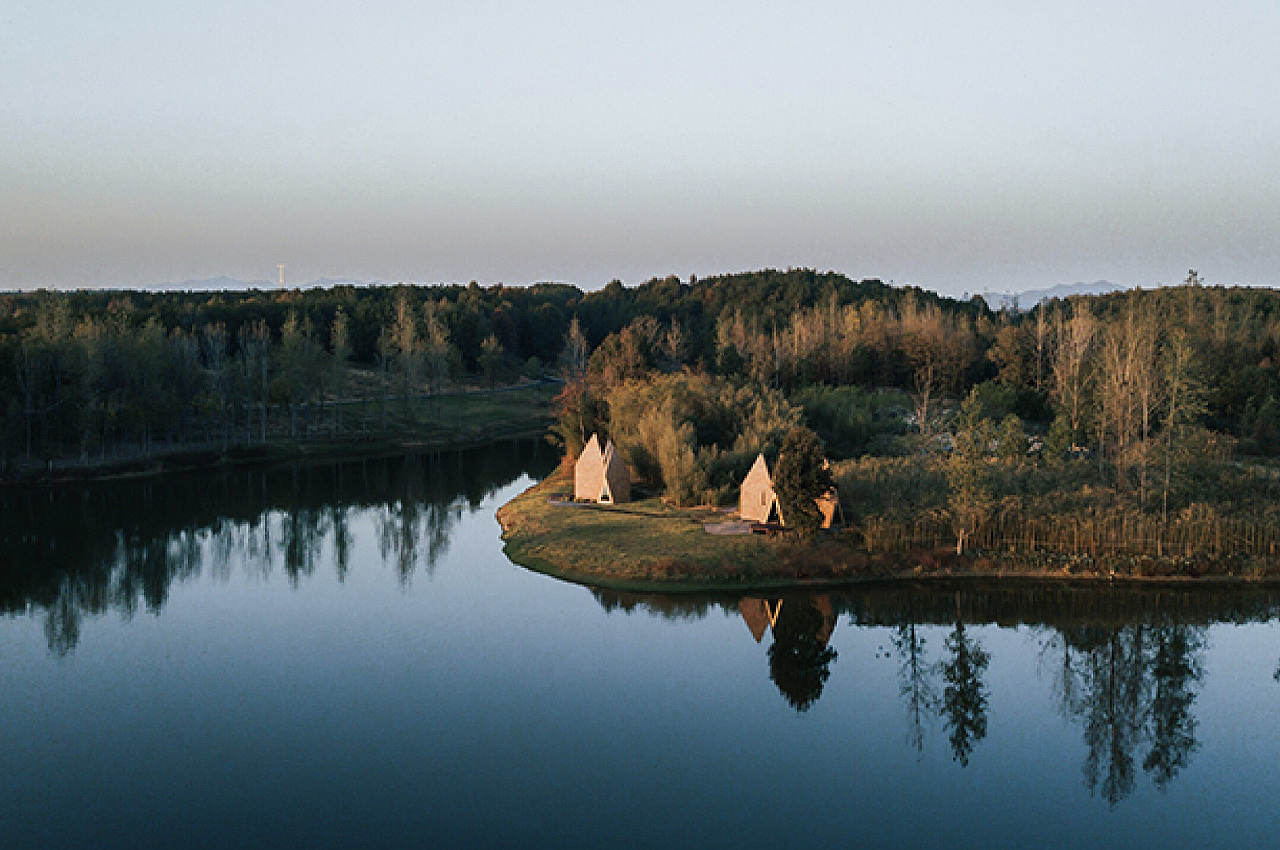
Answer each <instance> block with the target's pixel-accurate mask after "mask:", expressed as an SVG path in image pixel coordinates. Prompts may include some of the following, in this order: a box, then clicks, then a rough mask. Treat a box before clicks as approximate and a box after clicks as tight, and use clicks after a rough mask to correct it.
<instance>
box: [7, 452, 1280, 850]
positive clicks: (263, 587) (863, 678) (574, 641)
mask: <svg viewBox="0 0 1280 850" xmlns="http://www.w3.org/2000/svg"><path fill="white" fill-rule="evenodd" d="M554 462H555V458H554V457H553V456H552V455H551V453H550V451H549V450H548V449H547V448H546V447H545V446H539V445H538V444H535V443H528V444H506V445H499V446H495V447H493V448H492V449H486V450H480V451H469V452H461V453H447V454H443V455H435V456H421V457H406V458H396V459H392V460H377V461H372V460H371V461H365V462H354V463H344V464H331V465H295V466H286V467H282V468H275V469H271V470H267V471H261V470H260V471H252V472H246V471H237V472H233V473H225V474H217V475H207V476H199V477H190V478H181V479H171V480H165V481H163V482H152V483H148V484H137V483H134V484H117V485H112V486H100V487H91V488H87V489H85V488H79V489H74V490H64V491H55V492H52V493H49V492H40V493H38V494H30V493H15V492H8V493H3V494H0V510H2V511H3V516H2V518H0V613H2V616H0V847H6V848H10V847H12V848H17V847H60V848H61V847H161V846H171V847H236V846H297V847H357V846H399V847H404V846H467V845H469V846H501V847H524V846H583V845H586V846H667V847H670V846H736V847H743V846H749V847H755V846H769V847H786V846H821V847H830V846H836V845H843V846H849V845H852V846H885V847H898V846H901V847H912V846H916V847H943V846H956V847H978V846H995V847H1037V846H1077V847H1103V846H1118V845H1124V846H1128V847H1162V848H1171V847H1243V846H1274V842H1275V840H1276V839H1275V835H1276V828H1277V826H1278V825H1280V817H1278V816H1277V814H1276V804H1275V801H1276V799H1277V794H1278V792H1280V778H1278V777H1277V770H1276V767H1275V766H1276V765H1277V764H1280V684H1278V683H1277V681H1276V678H1275V676H1276V672H1277V658H1278V657H1280V628H1277V620H1276V618H1277V615H1278V614H1280V598H1277V597H1275V596H1274V595H1271V594H1266V593H1244V592H1240V593H1219V592H1198V593H1172V592H1168V591H1165V592H1159V593H1158V592H1154V591H1152V592H1141V593H1139V592H1127V591H1097V590H1088V589H1083V588H1066V587H1060V586H1052V587H1038V586H1025V587H1016V588H1007V587H1006V588H1003V589H996V588H978V587H971V586H966V587H963V588H951V589H937V588H932V589H927V590H926V589H920V588H916V589H911V588H885V589H880V590H873V591H866V592H848V593H830V594H821V595H808V596H805V595H782V596H773V597H769V598H764V597H759V598H746V599H739V598H731V597H725V598H688V597H641V596H629V595H625V594H616V593H608V592H595V591H592V590H589V589H586V588H582V587H577V586H574V585H570V584H564V583H561V582H558V581H555V580H553V579H549V578H546V577H544V576H540V575H535V574H532V573H529V572H526V571H524V570H522V569H520V568H519V567H516V566H514V565H512V564H511V563H510V562H509V561H508V560H507V559H506V558H505V557H504V556H503V554H502V546H501V541H500V540H499V539H498V533H499V529H498V526H497V523H496V521H495V520H494V518H493V513H494V510H495V509H496V508H497V507H498V506H499V505H501V504H502V503H503V502H504V501H506V500H507V499H509V498H510V497H511V496H513V495H514V494H515V493H517V492H518V491H520V490H521V489H523V488H524V487H527V486H528V485H529V484H530V483H531V481H532V480H534V479H536V478H537V477H539V476H541V475H543V474H545V473H546V472H547V471H548V470H549V469H550V467H551V465H552V464H554Z"/></svg>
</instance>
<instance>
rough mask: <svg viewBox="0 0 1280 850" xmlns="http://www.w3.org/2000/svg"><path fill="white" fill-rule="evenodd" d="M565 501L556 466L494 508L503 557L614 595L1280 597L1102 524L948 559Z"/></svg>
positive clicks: (908, 544) (939, 550) (1248, 561)
mask: <svg viewBox="0 0 1280 850" xmlns="http://www.w3.org/2000/svg"><path fill="white" fill-rule="evenodd" d="M572 490H573V469H572V466H571V465H570V464H568V463H563V464H561V465H560V466H559V467H558V468H557V469H556V471H555V472H554V473H553V474H552V475H550V476H548V477H547V478H546V479H544V480H543V481H541V482H539V483H538V484H536V485H534V486H532V487H530V488H529V489H528V490H526V491H525V492H523V493H521V494H520V495H519V496H517V497H516V498H515V499H513V500H512V501H510V502H508V503H507V504H506V505H504V506H503V507H502V508H500V509H499V510H498V520H499V522H500V523H501V525H502V528H503V539H504V540H505V541H506V549H505V551H506V554H507V556H508V557H509V558H510V559H511V560H512V561H514V562H515V563H517V564H520V565H521V566H523V567H526V568H528V569H532V570H535V571H537V572H541V573H545V574H547V575H551V576H555V577H558V578H562V579H566V580H569V581H574V582H577V583H580V584H585V585H590V586H593V587H604V588H610V589H614V590H622V591H659V592H713V591H728V592H733V591H743V590H760V589H778V588H801V587H821V586H831V585H841V584H854V583H867V582H871V583H882V582H887V581H901V580H907V581H912V582H920V581H927V582H933V581H937V582H942V583H945V582H948V581H955V580H965V579H981V580H992V579H996V580H1025V579H1030V580H1067V581H1071V582H1080V581H1085V582H1088V581H1096V582H1102V583H1116V582H1121V583H1143V584H1176V585H1183V586H1185V585H1188V584H1212V585H1268V586H1275V585H1280V559H1277V558H1275V557H1271V556H1270V554H1269V552H1268V553H1267V554H1261V553H1258V552H1257V551H1250V552H1246V551H1243V549H1244V548H1247V547H1243V546H1242V551H1238V552H1237V551H1233V552H1228V551H1216V552H1215V551H1214V550H1213V549H1212V548H1206V549H1204V550H1201V551H1199V552H1196V551H1195V550H1188V549H1186V548H1183V549H1181V550H1179V551H1178V552H1170V553H1167V554H1164V555H1153V554H1147V553H1144V552H1141V551H1138V550H1137V549H1136V548H1134V547H1130V548H1129V549H1127V550H1124V551H1121V550H1118V549H1114V548H1112V549H1109V548H1108V547H1107V546H1105V545H1103V540H1104V535H1105V532H1106V527H1105V526H1106V524H1105V523H1099V522H1096V521H1093V520H1091V518H1090V517H1089V516H1088V515H1087V514H1085V515H1081V516H1059V517H1057V518H1056V519H1057V521H1058V522H1060V523H1062V524H1064V525H1070V526H1078V527H1080V528H1083V529H1085V530H1084V532H1083V534H1084V536H1083V537H1081V534H1080V532H1079V531H1078V532H1077V534H1076V535H1075V537H1074V539H1075V540H1077V541H1078V545H1076V546H1075V547H1072V546H1070V545H1065V544H1064V543H1063V542H1062V541H1055V540H1052V539H1049V540H1045V541H1041V542H1040V543H1039V544H1034V543H1030V544H1027V545H1023V546H1018V545H1016V544H1015V545H1006V546H1003V547H1000V548H994V549H978V548H970V549H967V550H965V551H963V552H957V551H956V547H955V546H954V545H952V544H951V542H950V539H949V536H948V535H949V531H948V530H947V529H946V527H945V526H943V525H937V524H935V525H934V527H932V528H928V527H927V525H928V524H927V522H922V523H917V524H916V534H915V536H912V537H910V538H908V539H907V540H905V541H902V540H896V539H895V540H894V542H893V543H889V542H888V540H887V539H886V538H885V536H884V527H885V525H886V523H887V522H888V520H887V519H886V518H885V517H884V516H869V517H865V518H864V519H863V520H862V521H860V522H859V521H856V520H855V522H854V523H852V524H850V525H849V526H847V527H845V528H843V529H839V530H836V531H830V532H821V533H819V534H818V535H816V536H814V537H812V538H807V539H802V538H800V537H798V536H796V535H780V536H764V535H759V534H720V533H714V532H715V529H716V527H717V526H721V525H722V524H726V523H732V521H733V519H734V518H735V516H736V515H735V513H734V512H732V511H730V510H728V509H716V508H712V507H707V506H699V507H677V506H675V505H672V504H670V503H669V502H668V501H664V500H663V499H660V498H655V497H648V498H642V499H638V500H636V501H634V502H628V503H625V504H623V505H616V506H606V505H595V504H590V503H581V502H579V503H574V502H573V501H572V499H571V493H572ZM1184 539H1185V536H1184ZM1237 542H1241V543H1242V542H1243V541H1237Z"/></svg>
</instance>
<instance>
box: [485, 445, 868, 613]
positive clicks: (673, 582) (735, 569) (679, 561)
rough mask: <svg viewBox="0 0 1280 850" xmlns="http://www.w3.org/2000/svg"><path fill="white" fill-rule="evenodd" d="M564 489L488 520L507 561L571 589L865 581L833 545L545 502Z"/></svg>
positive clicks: (682, 514) (698, 516) (658, 513)
mask: <svg viewBox="0 0 1280 850" xmlns="http://www.w3.org/2000/svg"><path fill="white" fill-rule="evenodd" d="M572 488H573V481H572V470H571V469H570V468H568V467H562V468H561V469H559V470H557V471H556V473H554V474H553V475H552V476H550V477H549V478H547V479H546V480H545V481H543V482H542V483H541V484H539V485H537V486H535V487H533V488H530V489H529V490H528V491H526V492H525V493H523V494H521V495H520V496H517V497H516V498H515V499H514V500H513V501H511V502H510V503H508V504H507V505H504V506H503V507H502V508H501V509H500V510H499V512H498V518H499V520H500V521H501V522H502V525H503V529H504V534H503V537H504V539H505V540H506V541H507V546H506V552H507V555H508V557H510V558H511V559H512V560H513V561H515V562H516V563H518V564H521V565H522V566H525V567H529V568H530V569H534V570H537V571H539V572H544V573H549V574H551V575H556V576H559V577H562V578H567V579H570V580H573V581H579V582H583V583H587V584H595V585H603V586H607V587H614V588H619V589H664V590H688V591H694V590H711V589H744V588H748V587H778V586H789V585H799V584H806V583H814V582H817V581H831V580H844V581H847V580H851V579H857V578H866V577H869V576H871V575H873V574H874V571H869V570H868V566H869V565H868V563H867V559H865V558H860V557H858V556H857V554H856V553H854V552H852V551H851V550H850V549H849V548H848V547H847V546H845V545H843V544H841V543H840V542H838V541H836V540H831V539H825V538H823V539H819V540H816V541H812V542H810V543H808V544H799V543H796V542H792V541H791V540H790V539H767V538H764V537H762V536H759V535H740V536H714V535H710V534H707V533H706V532H705V531H704V530H703V524H704V523H707V522H719V521H723V520H724V519H726V518H727V517H726V516H725V515H724V514H719V513H711V512H709V511H707V510H705V509H694V510H687V509H678V508H672V507H670V506H668V505H666V504H664V503H662V502H661V501H659V500H657V499H644V500H640V501H636V502H631V503H628V504H626V505H622V506H619V507H616V508H614V507H606V506H595V505H584V506H566V505H556V504H553V503H552V502H551V497H552V496H554V495H556V494H567V493H569V492H570V491H571V490H572Z"/></svg>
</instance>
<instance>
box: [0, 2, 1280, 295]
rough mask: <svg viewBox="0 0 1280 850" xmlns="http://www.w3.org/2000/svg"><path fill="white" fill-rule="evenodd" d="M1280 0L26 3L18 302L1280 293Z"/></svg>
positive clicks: (17, 12) (1, 130)
mask: <svg viewBox="0 0 1280 850" xmlns="http://www.w3.org/2000/svg"><path fill="white" fill-rule="evenodd" d="M1278 43H1280V4H1278V3H1275V2H1272V1H1271V0H1257V2H1232V0H1224V2H1217V3H1205V2H1195V3H1192V2H1184V0H1161V2H1116V0H1106V2H1094V0H1075V2H1071V3H1053V4H1047V3H1028V2H1026V0H1017V2H1014V1H1013V0H1010V2H983V0H973V1H972V2H956V0H949V2H941V1H939V2H924V1H923V0H898V2H894V3H885V2H875V3H869V2H841V3H829V4H828V3H787V4H784V3H769V4H761V3H752V2H745V0H739V2H734V3H701V4H698V3H671V4H663V3H653V2H648V3H629V4H613V3H601V2H585V3H528V2H475V0H471V2H465V3H464V2H459V3H429V2H428V3H423V2H401V0H386V1H385V2H377V0H365V1H364V2H361V3H359V4H356V3H349V2H324V0H308V2H292V0H290V2H269V0H254V2H240V0H221V2H216V3H213V2H191V0H164V2H137V0H134V1H133V2H130V0H121V2H112V3H103V2H77V1H76V0H38V2H32V0H7V2H6V3H4V4H3V5H2V6H0V289H3V288H13V287H31V286H104V285H113V286H114V285H138V286H148V285H150V286H154V285H157V284H160V283H162V282H166V281H181V280H186V279H199V278H207V277H212V276H216V275H223V274H226V275H231V276H235V277H242V278H248V279H254V278H273V277H274V275H275V264H276V263H277V262H284V263H287V264H288V266H289V278H290V280H291V282H302V281H305V280H310V279H314V278H317V277H320V276H329V277H347V278H356V279H387V280H413V281H428V282H434V281H453V280H460V281H468V280H472V279H476V280H479V281H481V282H482V283H490V282H495V281H505V282H507V283H528V282H532V281H536V280H565V281H569V282H574V283H578V284H580V285H582V286H584V287H587V288H596V287H598V286H600V285H602V284H603V283H605V282H607V281H608V280H609V279H611V278H614V277H618V278H621V279H622V280H623V281H624V282H627V283H633V282H637V281H640V280H644V279H647V278H649V277H652V276H655V275H656V276H662V275H666V274H678V275H680V276H681V277H687V276H688V275H689V274H690V273H695V274H698V275H700V276H701V275H708V274H713V273H717V272H724V271H737V270H744V269H752V268H761V267H766V266H772V267H787V266H813V267H817V268H819V269H836V270H838V271H843V272H845V273H847V274H849V275H850V276H852V277H881V278H883V279H885V280H890V279H892V280H895V281H897V282H899V283H903V282H912V283H918V284H920V285H924V286H928V287H931V288H935V289H939V290H941V291H943V292H948V293H952V294H958V293H960V292H961V291H971V292H976V291H982V290H984V289H990V290H992V291H1001V290H1008V289H1013V290H1021V289H1029V288H1037V287H1043V286H1048V285H1052V284H1056V283H1062V282H1074V281H1080V280H1096V279H1108V280H1112V281H1115V282H1117V283H1123V284H1126V285H1134V284H1140V285H1144V286H1150V285H1153V284H1155V283H1158V282H1170V281H1177V280H1180V279H1181V278H1182V277H1184V276H1185V274H1186V271H1187V269H1188V268H1190V267H1195V268H1197V269H1199V270H1200V272H1201V273H1202V275H1203V276H1204V277H1205V278H1206V279H1207V280H1209V281H1210V282H1215V283H1234V282H1243V283H1255V284H1272V285H1274V284H1280V94H1278V92H1280V89H1278V86H1280V48H1277V44H1278Z"/></svg>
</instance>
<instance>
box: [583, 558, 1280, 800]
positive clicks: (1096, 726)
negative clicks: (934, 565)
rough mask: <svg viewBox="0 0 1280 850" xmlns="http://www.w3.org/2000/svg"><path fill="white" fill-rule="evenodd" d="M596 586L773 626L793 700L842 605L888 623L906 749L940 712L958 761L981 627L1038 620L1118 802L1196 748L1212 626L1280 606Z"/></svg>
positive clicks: (1049, 666)
mask: <svg viewBox="0 0 1280 850" xmlns="http://www.w3.org/2000/svg"><path fill="white" fill-rule="evenodd" d="M593 593H594V594H595V596H596V598H597V600H599V602H600V604H601V605H602V606H604V607H605V608H606V609H607V610H614V609H623V610H627V611H636V610H647V611H648V612H650V613H651V614H654V615H655V616H661V617H663V618H667V619H699V618H702V617H705V616H706V615H707V614H708V613H709V612H710V611H711V610H712V609H713V608H715V607H719V608H721V609H722V610H723V611H724V612H725V613H726V614H727V615H729V616H733V617H741V618H742V619H743V620H744V621H745V622H746V625H747V628H748V630H749V632H750V634H751V636H752V637H753V638H754V639H755V641H756V642H757V643H761V642H763V640H764V637H765V635H767V634H769V633H770V632H771V631H772V634H773V639H774V640H773V644H772V645H771V646H770V648H769V650H768V657H769V678H770V679H771V680H772V681H773V682H774V684H775V685H777V687H778V690H779V691H780V692H781V693H782V695H783V696H784V698H786V700H787V702H788V703H789V704H790V705H792V706H794V707H795V708H796V709H797V710H798V711H806V710H807V709H809V708H811V707H812V706H813V705H814V703H816V701H817V700H818V699H819V698H820V697H821V695H822V693H823V690H824V687H825V685H826V683H827V681H828V679H829V677H830V675H831V662H832V661H834V660H835V658H836V650H835V649H834V648H832V647H829V646H828V641H829V639H830V637H831V633H832V629H833V628H834V624H835V620H836V618H837V617H838V616H839V615H840V614H844V615H846V616H848V618H849V620H850V622H851V624H852V625H854V626H855V627H880V628H891V629H892V630H893V638H892V641H893V646H894V652H895V656H896V658H897V661H898V696H899V698H900V699H901V700H902V703H903V706H904V708H905V710H906V718H905V719H906V726H907V735H906V742H907V745H908V747H909V748H910V749H911V750H913V751H914V752H915V753H916V754H917V755H919V754H921V753H923V751H924V739H925V728H926V726H927V724H928V723H929V721H930V719H931V718H933V717H935V716H936V717H938V718H939V719H940V720H941V722H942V724H943V727H944V728H945V729H946V731H947V741H948V745H949V747H950V750H951V755H952V758H953V759H954V760H955V761H956V762H957V763H959V764H960V765H961V766H967V765H968V764H969V762H970V760H971V758H972V756H973V754H974V752H975V750H976V747H977V745H978V744H979V743H980V742H981V741H982V740H983V739H984V738H985V737H986V734H987V731H988V729H987V727H988V706H989V700H990V692H989V689H988V688H987V684H986V681H985V677H986V673H987V669H988V667H989V665H990V660H991V658H990V654H989V653H988V652H987V650H986V649H985V648H984V647H983V646H982V645H981V643H980V641H978V640H977V639H976V638H975V637H974V635H973V632H972V626H973V625H974V624H986V623H997V624H999V625H1001V626H1003V627H1008V626H1013V625H1020V626H1028V627H1031V630H1032V633H1033V634H1034V635H1035V636H1036V637H1037V639H1038V640H1039V642H1040V657H1041V668H1040V669H1041V676H1042V678H1045V679H1047V680H1048V682H1049V685H1050V687H1051V688H1052V690H1053V693H1054V697H1055V699H1054V701H1055V703H1056V705H1057V708H1058V711H1059V712H1060V713H1061V714H1062V716H1063V717H1064V718H1066V719H1068V720H1069V721H1071V722H1074V723H1079V724H1080V725H1081V727H1082V729H1083V741H1084V745H1085V746H1084V760H1083V773H1084V783H1085V786H1086V787H1087V788H1088V789H1089V790H1090V792H1091V793H1093V794H1096V795H1098V796H1100V797H1101V798H1103V799H1105V800H1106V801H1107V802H1108V803H1109V804H1111V805H1116V804H1118V803H1119V802H1120V801H1122V800H1124V799H1125V798H1126V797H1127V796H1129V795H1130V794H1131V793H1133V791H1134V789H1135V788H1136V785H1137V779H1138V777H1139V776H1140V772H1139V770H1138V768H1139V765H1140V766H1141V770H1142V771H1143V772H1145V773H1146V774H1147V775H1148V776H1149V777H1150V778H1151V781H1152V784H1153V785H1154V786H1155V787H1157V788H1160V789H1163V788H1166V787H1168V786H1169V785H1170V784H1171V783H1172V782H1173V781H1174V779H1176V778H1177V776H1178V775H1179V774H1180V773H1181V771H1183V770H1184V769H1185V768H1186V767H1187V765H1188V764H1189V763H1190V761H1191V759H1192V757H1193V755H1194V754H1195V752H1196V750H1197V749H1198V748H1199V743H1198V741H1197V739H1196V730H1197V725H1198V723H1197V719H1196V716H1195V712H1194V709H1195V702H1196V699H1197V697H1198V694H1199V690H1200V688H1201V686H1202V684H1203V681H1204V660H1203V655H1204V652H1205V647H1206V644H1207V638H1206V634H1207V629H1208V626H1209V625H1211V624H1213V623H1217V622H1229V623H1243V622H1251V621H1252V622H1267V621H1271V620H1275V619H1277V618H1278V617H1280V597H1277V596H1276V594H1274V593H1272V592H1268V591H1259V590H1252V589H1239V590H1226V591H1224V590H1209V589H1193V590H1186V591H1177V592H1173V591H1169V590H1145V589H1129V590H1124V589H1116V588H1093V587H1080V586H1064V585H1061V584H1052V583H1046V584H1044V585H1020V586H1018V587H1016V588H1013V587H1011V588H989V587H975V586H973V585H965V586H964V589H961V590H959V591H956V590H948V589H945V588H943V587H940V586H938V585H931V586H927V587H912V586H902V587H894V588H891V589H884V588H880V589H868V590H863V591H858V592H853V591H850V592H847V593H844V594H837V593H827V594H821V595H807V596H806V595H804V594H791V595H787V596H785V597H782V598H775V599H762V598H755V597H742V598H731V597H726V598H716V597H693V596H687V595H681V596H663V595H658V594H633V593H621V592H616V591H608V590H600V589H597V590H594V591H593ZM925 627H931V628H947V629H949V632H948V634H947V637H946V639H945V640H944V642H943V649H944V657H943V658H942V659H940V660H937V661H931V660H930V659H929V658H928V654H927V652H926V644H927V641H926V639H925V637H924V635H923V633H922V630H923V629H924V628H925ZM1276 675H1277V679H1278V680H1280V672H1277V674H1276ZM939 688H941V693H939Z"/></svg>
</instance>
